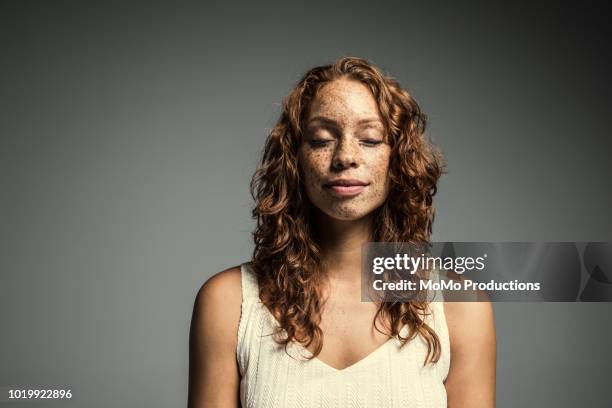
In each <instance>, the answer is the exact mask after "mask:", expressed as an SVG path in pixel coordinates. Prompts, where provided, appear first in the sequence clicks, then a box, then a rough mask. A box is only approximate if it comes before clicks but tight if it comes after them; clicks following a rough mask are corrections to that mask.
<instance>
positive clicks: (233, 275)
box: [192, 266, 242, 343]
mask: <svg viewBox="0 0 612 408" xmlns="http://www.w3.org/2000/svg"><path fill="white" fill-rule="evenodd" d="M241 303H242V292H241V277H240V266H235V267H232V268H228V269H226V270H223V271H221V272H218V273H216V274H214V275H213V276H211V277H210V278H209V279H208V280H207V281H206V282H205V283H204V284H203V285H202V287H201V288H200V290H199V291H198V293H197V295H196V298H195V302H194V307H193V322H192V324H193V326H194V329H195V330H198V331H200V333H201V334H202V335H203V336H204V337H206V338H207V339H208V340H211V341H214V340H218V341H230V342H233V343H235V342H236V336H235V335H236V334H237V332H238V324H239V321H240V305H241Z"/></svg>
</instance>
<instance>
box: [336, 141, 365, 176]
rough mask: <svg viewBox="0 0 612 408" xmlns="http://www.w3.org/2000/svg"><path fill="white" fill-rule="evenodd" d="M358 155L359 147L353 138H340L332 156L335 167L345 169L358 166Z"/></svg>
mask: <svg viewBox="0 0 612 408" xmlns="http://www.w3.org/2000/svg"><path fill="white" fill-rule="evenodd" d="M358 155H359V151H358V147H357V146H355V143H353V141H352V139H350V138H345V137H342V138H340V140H339V142H338V144H337V145H336V149H335V151H334V157H333V158H332V167H333V169H334V170H343V169H347V168H350V167H358Z"/></svg>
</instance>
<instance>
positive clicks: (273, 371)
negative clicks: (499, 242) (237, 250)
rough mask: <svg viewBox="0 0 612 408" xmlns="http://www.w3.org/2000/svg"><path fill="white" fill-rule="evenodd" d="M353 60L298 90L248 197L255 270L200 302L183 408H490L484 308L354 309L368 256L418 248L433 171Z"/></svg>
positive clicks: (414, 120)
mask: <svg viewBox="0 0 612 408" xmlns="http://www.w3.org/2000/svg"><path fill="white" fill-rule="evenodd" d="M424 129H425V116H424V115H423V114H422V113H421V111H420V109H419V106H418V105H417V103H416V102H415V100H414V99H413V98H412V97H411V96H410V95H409V94H408V92H406V91H405V90H403V89H402V88H401V87H400V86H399V84H398V83H397V82H396V81H395V80H393V79H392V78H390V77H388V76H386V75H384V74H383V73H381V71H380V70H379V69H378V68H376V67H375V66H373V65H372V64H370V63H369V62H368V61H366V60H363V59H360V58H350V57H347V58H342V59H340V60H338V61H336V62H335V63H334V64H332V65H327V66H322V67H317V68H314V69H312V70H310V71H309V72H307V73H306V74H305V76H304V77H303V78H302V79H301V80H300V81H299V83H298V84H297V86H296V87H295V88H294V89H293V91H292V92H291V93H290V95H289V96H288V97H287V98H286V99H285V100H284V103H283V111H282V113H281V116H280V119H279V121H278V123H277V124H276V126H275V127H274V128H273V129H272V130H271V132H270V134H269V136H268V139H267V141H266V147H265V151H264V155H263V159H262V163H261V165H260V167H259V168H258V170H257V172H256V173H255V175H254V177H253V180H252V184H251V190H252V194H253V196H254V198H255V201H256V206H255V208H254V210H253V215H254V217H255V218H256V219H257V227H256V231H255V233H254V240H255V250H254V254H253V259H252V261H251V262H250V263H247V264H243V265H241V266H237V267H234V268H230V269H228V270H225V271H222V272H219V273H217V274H216V275H214V276H213V277H212V278H211V279H209V280H208V281H207V282H206V283H205V284H204V285H203V286H202V288H201V289H200V291H199V293H198V295H197V297H196V301H195V306H194V313H193V320H192V326H191V334H190V336H191V337H190V376H189V380H190V381H189V406H190V407H192V408H194V407H239V406H243V407H344V406H350V407H353V406H356V407H357V406H358V407H379V406H380V407H387V406H389V407H391V406H394V407H411V406H415V407H416V406H418V407H446V406H450V407H453V408H462V407H493V406H494V399H495V351H496V345H495V329H494V323H493V313H492V307H491V304H490V303H489V302H464V303H450V302H448V303H442V302H422V303H418V302H405V303H401V302H395V303H386V302H378V303H377V302H361V301H360V299H361V286H360V285H361V279H360V276H361V275H360V272H361V246H362V244H363V243H365V242H378V241H388V242H428V241H429V238H430V234H431V229H432V222H433V217H434V209H433V205H432V196H433V195H434V194H435V192H436V184H437V181H438V178H439V177H440V174H441V172H442V164H441V156H440V155H439V153H437V151H436V150H435V149H434V147H433V146H431V145H430V144H429V143H428V142H427V141H426V140H425V137H424V134H423V133H424Z"/></svg>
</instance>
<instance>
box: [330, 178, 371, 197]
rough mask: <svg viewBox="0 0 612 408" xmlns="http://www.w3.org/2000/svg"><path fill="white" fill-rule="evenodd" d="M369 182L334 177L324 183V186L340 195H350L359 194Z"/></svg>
mask: <svg viewBox="0 0 612 408" xmlns="http://www.w3.org/2000/svg"><path fill="white" fill-rule="evenodd" d="M368 184H369V183H366V182H365V181H361V180H357V179H334V180H330V181H329V182H328V183H326V184H325V185H324V187H325V188H327V189H329V190H330V191H332V192H333V193H334V194H336V195H338V196H341V197H352V196H356V195H358V194H360V193H361V192H362V191H363V190H365V188H366V187H367V186H368Z"/></svg>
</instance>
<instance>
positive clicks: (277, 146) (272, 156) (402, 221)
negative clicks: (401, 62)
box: [250, 57, 444, 365]
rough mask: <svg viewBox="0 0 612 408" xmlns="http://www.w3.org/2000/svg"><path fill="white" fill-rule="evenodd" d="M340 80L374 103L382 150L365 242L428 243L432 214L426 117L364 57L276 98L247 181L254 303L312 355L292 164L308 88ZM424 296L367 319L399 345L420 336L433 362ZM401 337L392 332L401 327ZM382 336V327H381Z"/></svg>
mask: <svg viewBox="0 0 612 408" xmlns="http://www.w3.org/2000/svg"><path fill="white" fill-rule="evenodd" d="M339 78H348V79H352V80H356V81H360V82H361V83H363V84H365V85H367V86H368V87H369V89H370V90H371V91H372V94H373V96H374V98H375V100H376V102H377V105H378V108H379V111H380V114H381V118H382V121H383V125H384V127H385V135H386V138H387V140H388V143H389V144H390V146H391V158H390V162H389V178H390V182H391V184H390V185H391V188H390V190H389V195H388V197H387V199H386V200H385V202H384V204H383V205H381V206H380V207H379V208H377V209H376V210H374V211H375V214H374V215H375V217H374V218H373V219H374V220H377V221H376V222H375V223H374V224H375V225H373V228H372V235H373V236H372V237H371V241H373V242H407V243H429V239H430V235H431V232H432V224H433V220H434V212H435V211H434V207H433V196H434V195H435V194H436V191H437V187H436V185H437V182H438V179H439V178H440V176H441V174H442V173H443V172H444V170H443V167H444V164H443V158H442V154H441V153H440V152H439V150H438V149H437V148H436V147H435V146H434V145H433V144H431V143H430V142H428V141H427V140H426V139H425V137H424V132H425V127H426V122H427V118H426V115H425V114H424V113H423V112H421V109H420V107H419V105H418V104H417V103H416V101H415V100H414V98H413V97H412V96H411V95H410V94H409V93H408V92H407V91H406V90H404V89H402V88H401V87H400V85H399V83H398V82H397V81H396V80H395V79H393V78H392V77H390V76H388V75H385V74H384V73H382V72H381V70H380V69H379V68H377V67H376V66H374V65H373V64H371V63H370V62H368V61H367V60H365V59H362V58H356V57H344V58H341V59H338V60H337V61H335V62H334V63H333V64H330V65H323V66H319V67H315V68H313V69H311V70H309V71H308V72H307V73H306V74H305V75H304V76H303V77H302V78H301V79H300V81H299V82H298V83H297V85H296V86H295V88H294V89H293V90H292V91H291V92H290V93H289V95H288V96H286V97H285V98H284V100H283V104H282V112H281V114H280V118H279V119H278V121H277V123H276V125H275V126H274V127H273V128H272V129H271V130H270V132H269V134H268V137H267V139H266V143H265V148H264V151H263V157H262V160H261V163H260V165H259V166H258V168H257V170H256V172H255V174H254V175H253V178H252V180H251V184H250V190H251V195H252V196H253V199H254V201H255V206H254V208H253V210H252V215H253V218H254V219H255V220H256V228H255V231H254V232H253V239H254V244H255V248H254V251H253V257H252V261H251V264H252V267H253V270H254V271H255V273H256V275H257V280H258V283H259V288H260V293H259V295H260V299H261V301H262V302H263V304H264V305H265V306H266V307H267V308H268V309H269V310H270V311H271V312H272V314H273V315H274V316H275V317H277V319H276V320H277V322H278V326H279V327H277V332H276V334H280V333H282V334H283V336H282V337H281V338H280V339H276V342H277V343H279V344H281V345H283V344H284V345H285V350H286V347H287V343H289V342H290V341H293V340H295V341H297V342H299V343H301V344H302V345H303V346H305V347H309V346H310V345H311V344H313V347H314V350H315V351H314V352H313V356H312V357H311V358H315V357H316V356H317V355H319V353H320V352H321V349H322V347H323V333H322V331H321V328H320V327H319V323H320V321H321V311H322V307H323V306H324V302H323V300H322V299H321V290H320V288H321V283H322V282H323V275H324V274H323V273H322V272H323V266H322V260H321V248H320V246H319V245H318V243H317V235H316V231H315V227H314V225H313V222H312V219H313V218H312V217H313V205H312V203H311V202H310V201H309V199H308V198H307V196H306V193H305V189H304V186H303V182H302V176H301V175H300V168H299V163H298V155H297V152H298V148H299V146H300V143H301V139H302V135H303V131H304V123H305V119H306V114H307V111H308V108H309V106H310V103H311V102H312V100H313V99H314V97H315V96H316V94H317V91H318V90H319V89H320V88H321V87H322V86H323V85H324V84H325V83H328V82H331V81H333V80H336V79H339ZM427 310H428V302H426V301H424V300H423V301H417V300H414V299H413V300H411V301H409V302H405V301H396V302H382V303H381V304H380V306H379V308H378V311H377V313H376V316H375V317H374V327H375V328H376V329H377V330H378V331H379V332H381V331H380V330H379V329H378V327H377V325H376V322H377V320H378V318H381V319H382V320H383V321H388V322H390V327H388V330H387V332H388V334H389V335H390V336H398V338H399V339H400V340H401V342H402V346H403V345H404V344H406V342H408V341H409V340H412V339H413V338H415V337H416V336H417V335H418V334H420V335H421V336H422V337H423V339H424V340H425V341H426V342H427V346H428V352H427V356H426V358H425V362H424V365H426V364H427V362H428V361H431V362H432V363H433V362H436V361H438V359H439V357H440V353H441V345H440V340H439V338H438V336H437V335H436V333H435V331H434V330H433V329H432V328H431V327H429V326H428V325H427V324H426V323H425V322H424V317H423V316H424V315H425V314H426V313H427ZM404 325H408V327H409V329H410V330H409V335H408V336H407V337H402V336H401V334H400V330H401V327H402V326H404ZM381 333H382V332H381Z"/></svg>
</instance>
